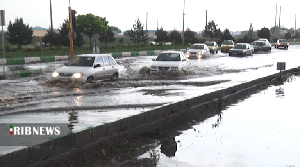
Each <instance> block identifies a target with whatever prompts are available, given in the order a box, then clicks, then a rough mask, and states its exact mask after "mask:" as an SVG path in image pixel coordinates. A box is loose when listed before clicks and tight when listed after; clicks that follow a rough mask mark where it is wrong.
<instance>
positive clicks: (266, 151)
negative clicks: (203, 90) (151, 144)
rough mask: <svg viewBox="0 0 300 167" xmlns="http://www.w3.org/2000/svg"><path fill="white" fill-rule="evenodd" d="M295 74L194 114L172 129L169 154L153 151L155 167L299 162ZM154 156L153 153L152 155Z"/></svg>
mask: <svg viewBox="0 0 300 167" xmlns="http://www.w3.org/2000/svg"><path fill="white" fill-rule="evenodd" d="M299 85H300V77H299V76H298V77H294V78H293V79H292V80H291V81H290V82H287V83H285V84H284V85H281V86H271V87H269V88H268V89H267V90H263V91H261V92H259V93H257V94H254V95H251V96H250V97H249V98H247V99H244V100H240V101H239V102H238V103H236V104H233V105H231V106H229V107H227V109H225V110H223V111H222V112H221V115H215V116H212V117H206V118H203V117H201V118H198V119H199V120H201V121H199V120H197V119H195V120H193V121H192V122H190V124H188V125H184V126H181V127H179V128H177V130H175V131H173V132H172V133H173V134H174V137H175V141H176V143H177V150H174V152H173V156H166V154H164V153H161V150H160V148H161V145H158V146H157V147H155V148H153V149H152V150H151V151H149V152H147V153H145V154H143V155H141V156H139V157H138V159H143V158H150V159H151V156H150V153H153V152H155V153H156V154H155V156H156V157H157V159H156V160H157V165H156V166H157V167H167V166H168V167H173V166H180V167H199V166H226V167H240V166H243V167H252V166H278V167H299V166H300V159H299V157H300V142H299V141H300V133H299V128H300V110H299V107H298V98H297V97H298V95H299V92H300V88H299ZM152 159H153V155H152Z"/></svg>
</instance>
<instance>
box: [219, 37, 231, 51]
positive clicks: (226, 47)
mask: <svg viewBox="0 0 300 167" xmlns="http://www.w3.org/2000/svg"><path fill="white" fill-rule="evenodd" d="M233 47H234V42H233V40H224V41H223V43H222V44H221V52H228V51H229V50H230V49H231V48H233Z"/></svg>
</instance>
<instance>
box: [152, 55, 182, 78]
mask: <svg viewBox="0 0 300 167" xmlns="http://www.w3.org/2000/svg"><path fill="white" fill-rule="evenodd" d="M153 61H154V62H153V63H152V65H151V67H150V74H155V73H159V72H181V71H183V70H186V68H187V59H186V57H185V55H184V53H183V52H182V51H163V52H161V53H160V54H159V55H158V56H157V58H156V59H153Z"/></svg>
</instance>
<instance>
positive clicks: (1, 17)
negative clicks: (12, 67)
mask: <svg viewBox="0 0 300 167" xmlns="http://www.w3.org/2000/svg"><path fill="white" fill-rule="evenodd" d="M0 24H1V27H2V49H3V59H4V60H5V48H4V32H3V26H5V10H0ZM3 75H4V77H5V63H4V65H3Z"/></svg>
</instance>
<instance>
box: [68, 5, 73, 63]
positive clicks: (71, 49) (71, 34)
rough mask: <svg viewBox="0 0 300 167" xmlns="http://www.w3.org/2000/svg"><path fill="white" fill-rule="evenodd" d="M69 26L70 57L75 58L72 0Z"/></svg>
mask: <svg viewBox="0 0 300 167" xmlns="http://www.w3.org/2000/svg"><path fill="white" fill-rule="evenodd" d="M68 9H69V26H70V31H69V35H70V59H72V58H73V54H74V53H73V23H72V9H71V5H70V0H69V8H68Z"/></svg>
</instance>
